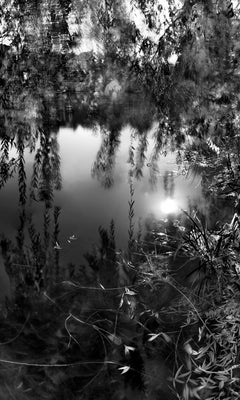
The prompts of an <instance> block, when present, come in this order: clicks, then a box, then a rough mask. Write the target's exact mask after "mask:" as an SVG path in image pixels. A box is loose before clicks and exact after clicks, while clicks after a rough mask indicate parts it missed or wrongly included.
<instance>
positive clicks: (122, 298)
mask: <svg viewBox="0 0 240 400" xmlns="http://www.w3.org/2000/svg"><path fill="white" fill-rule="evenodd" d="M123 301H124V297H123V296H121V300H120V303H119V308H121V307H122V305H123Z"/></svg>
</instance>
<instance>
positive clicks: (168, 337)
mask: <svg viewBox="0 0 240 400" xmlns="http://www.w3.org/2000/svg"><path fill="white" fill-rule="evenodd" d="M161 335H162V337H163V339H164V340H165V341H166V342H167V343H171V341H172V339H171V338H170V336H168V335H167V334H166V333H164V332H161Z"/></svg>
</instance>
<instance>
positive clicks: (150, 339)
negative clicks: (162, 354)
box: [148, 333, 161, 342]
mask: <svg viewBox="0 0 240 400" xmlns="http://www.w3.org/2000/svg"><path fill="white" fill-rule="evenodd" d="M160 335H161V333H149V334H148V336H150V338H149V339H148V342H152V341H153V340H155V339H157V337H158V336H160Z"/></svg>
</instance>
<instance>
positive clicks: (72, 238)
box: [69, 235, 77, 240]
mask: <svg viewBox="0 0 240 400" xmlns="http://www.w3.org/2000/svg"><path fill="white" fill-rule="evenodd" d="M69 239H70V240H77V237H76V236H75V235H72V236H69Z"/></svg>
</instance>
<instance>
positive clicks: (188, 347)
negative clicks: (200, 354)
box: [184, 343, 193, 354]
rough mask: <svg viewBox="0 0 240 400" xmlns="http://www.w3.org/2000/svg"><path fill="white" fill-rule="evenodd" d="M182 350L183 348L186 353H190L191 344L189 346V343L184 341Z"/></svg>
mask: <svg viewBox="0 0 240 400" xmlns="http://www.w3.org/2000/svg"><path fill="white" fill-rule="evenodd" d="M184 350H185V351H186V353H188V354H192V352H193V349H192V346H191V345H190V344H189V343H185V345H184Z"/></svg>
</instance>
